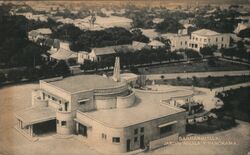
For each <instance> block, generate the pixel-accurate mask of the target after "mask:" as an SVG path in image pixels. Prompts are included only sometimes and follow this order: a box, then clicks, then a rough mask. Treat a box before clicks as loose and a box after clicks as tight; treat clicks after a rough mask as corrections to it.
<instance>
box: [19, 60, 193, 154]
mask: <svg viewBox="0 0 250 155" xmlns="http://www.w3.org/2000/svg"><path fill="white" fill-rule="evenodd" d="M119 66H120V65H119V58H116V63H115V67H114V75H113V76H112V77H107V76H99V75H78V76H71V77H66V78H53V79H46V80H41V81H40V85H39V89H36V90H34V91H33V92H32V107H30V108H27V109H24V110H21V111H18V112H17V113H16V118H17V120H18V124H17V126H16V129H17V130H18V131H20V132H21V133H23V134H24V135H26V137H28V138H29V139H30V140H38V138H39V135H41V134H44V132H46V131H47V132H48V131H49V132H56V133H57V135H60V136H66V137H67V136H69V135H77V136H76V137H77V138H79V139H81V140H84V141H85V142H86V143H87V144H88V145H91V147H93V148H95V149H97V150H99V151H102V152H103V150H105V151H107V152H109V153H111V152H112V153H125V152H129V151H133V150H137V149H144V148H146V147H148V148H149V149H154V148H157V147H160V146H163V145H165V143H166V142H168V141H170V142H174V141H178V137H179V136H180V135H183V134H185V123H186V112H185V110H184V109H181V108H178V107H176V106H172V105H171V104H169V103H166V102H163V101H164V100H169V99H171V102H172V100H173V98H171V96H175V98H177V96H179V98H178V100H180V98H181V97H182V96H183V94H184V100H185V101H188V99H187V98H188V97H187V95H189V96H190V97H192V96H193V92H192V91H190V90H185V89H183V90H173V89H171V91H169V92H166V94H164V95H163V92H159V93H157V92H156V91H155V92H152V91H146V90H139V89H130V88H129V87H128V82H127V81H125V80H123V79H122V78H121V77H120V73H119V72H120V69H119ZM133 77H134V76H133ZM187 93H188V94H187ZM72 147H74V146H72Z"/></svg>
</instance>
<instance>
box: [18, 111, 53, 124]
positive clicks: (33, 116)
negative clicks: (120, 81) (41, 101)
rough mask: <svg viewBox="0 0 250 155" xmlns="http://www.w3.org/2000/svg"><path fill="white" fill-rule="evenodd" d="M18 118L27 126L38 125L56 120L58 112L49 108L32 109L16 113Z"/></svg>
mask: <svg viewBox="0 0 250 155" xmlns="http://www.w3.org/2000/svg"><path fill="white" fill-rule="evenodd" d="M16 117H17V118H18V119H20V120H22V121H23V122H24V124H25V125H30V124H36V123H40V122H44V121H49V120H53V119H55V118H56V112H55V111H54V110H53V109H51V108H48V107H31V108H27V109H24V110H21V111H18V112H17V113H16Z"/></svg>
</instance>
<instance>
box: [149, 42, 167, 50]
mask: <svg viewBox="0 0 250 155" xmlns="http://www.w3.org/2000/svg"><path fill="white" fill-rule="evenodd" d="M148 46H149V47H150V48H151V49H157V48H163V47H165V44H164V43H162V42H160V41H158V40H152V41H151V42H150V43H148Z"/></svg>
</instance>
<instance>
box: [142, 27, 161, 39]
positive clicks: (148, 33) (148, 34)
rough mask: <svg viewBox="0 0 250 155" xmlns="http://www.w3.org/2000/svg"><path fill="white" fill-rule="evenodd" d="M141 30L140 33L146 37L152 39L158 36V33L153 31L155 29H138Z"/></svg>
mask: <svg viewBox="0 0 250 155" xmlns="http://www.w3.org/2000/svg"><path fill="white" fill-rule="evenodd" d="M140 30H141V31H142V34H143V35H144V36H146V37H148V38H149V39H151V40H154V39H155V38H157V37H159V33H158V32H156V31H155V29H140Z"/></svg>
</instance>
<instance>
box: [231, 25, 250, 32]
mask: <svg viewBox="0 0 250 155" xmlns="http://www.w3.org/2000/svg"><path fill="white" fill-rule="evenodd" d="M247 28H250V23H238V26H237V27H236V28H235V30H234V33H236V34H239V33H240V31H242V30H245V29H247Z"/></svg>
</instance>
